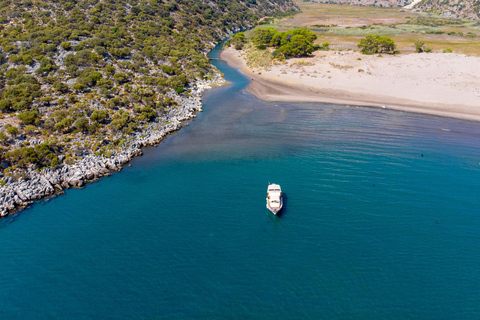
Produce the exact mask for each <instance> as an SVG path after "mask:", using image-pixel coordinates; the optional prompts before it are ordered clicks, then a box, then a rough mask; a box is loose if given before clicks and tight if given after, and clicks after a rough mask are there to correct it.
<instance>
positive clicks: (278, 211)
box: [267, 198, 283, 215]
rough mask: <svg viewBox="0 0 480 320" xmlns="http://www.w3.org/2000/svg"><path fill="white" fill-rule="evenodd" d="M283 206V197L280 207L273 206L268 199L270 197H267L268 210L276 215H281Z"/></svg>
mask: <svg viewBox="0 0 480 320" xmlns="http://www.w3.org/2000/svg"><path fill="white" fill-rule="evenodd" d="M282 208H283V198H281V199H280V207H271V206H270V203H269V201H268V198H267V209H268V211H270V212H271V213H273V214H274V215H279V214H280V211H281V210H282Z"/></svg>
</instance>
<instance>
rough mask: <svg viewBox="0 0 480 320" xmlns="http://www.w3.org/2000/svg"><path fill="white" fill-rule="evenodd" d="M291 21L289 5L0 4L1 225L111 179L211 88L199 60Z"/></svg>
mask: <svg viewBox="0 0 480 320" xmlns="http://www.w3.org/2000/svg"><path fill="white" fill-rule="evenodd" d="M291 10H297V7H296V6H295V5H294V4H293V3H292V2H291V1H290V0H274V1H271V0H269V1H267V0H239V1H227V0H204V1H195V0H176V1H166V0H163V1H162V0H150V1H137V0H109V1H101V0H89V1H74V0H73V1H70V0H68V1H67V0H39V1H30V0H0V21H1V25H0V35H1V38H0V165H1V166H2V171H0V186H3V187H1V188H0V214H2V215H4V214H6V213H7V212H8V210H13V209H15V207H17V206H18V205H20V206H23V205H25V204H28V203H29V201H30V200H31V199H36V198H40V197H42V196H44V195H46V194H51V193H53V192H54V191H55V190H60V191H61V189H62V188H65V187H70V186H81V185H83V184H84V183H85V182H86V181H87V180H92V179H96V178H98V177H99V176H102V175H108V174H109V170H107V169H108V168H109V169H118V168H120V165H121V164H122V163H124V162H126V161H128V159H130V158H131V157H132V156H134V155H136V154H139V153H140V152H141V151H140V149H139V148H140V147H141V146H143V145H147V144H152V143H157V142H158V141H159V140H160V139H161V138H162V137H163V136H164V135H165V134H167V133H168V132H171V131H172V130H176V129H178V128H179V127H180V126H181V124H180V121H181V120H184V119H188V118H191V117H193V116H194V115H193V112H194V111H197V110H201V92H202V90H203V89H204V88H206V87H208V85H209V84H210V83H212V82H215V81H218V79H219V77H220V76H219V74H218V71H216V69H215V68H213V67H212V66H211V65H210V63H209V61H208V58H207V57H206V53H207V52H208V51H209V50H210V49H211V48H212V47H213V46H214V45H215V44H216V43H218V42H220V41H221V40H223V39H225V38H226V37H227V36H228V35H229V34H231V33H232V32H235V31H238V30H241V29H245V28H248V27H250V26H252V25H254V23H255V22H256V21H257V20H258V19H260V18H261V17H264V16H266V15H274V14H276V13H280V12H285V11H291ZM106 168H107V169H106ZM32 190H33V191H32Z"/></svg>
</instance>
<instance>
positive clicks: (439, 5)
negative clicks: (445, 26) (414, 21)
mask: <svg viewBox="0 0 480 320" xmlns="http://www.w3.org/2000/svg"><path fill="white" fill-rule="evenodd" d="M414 8H415V9H416V10H420V11H428V12H433V13H437V14H441V15H444V16H447V17H456V18H468V19H474V20H478V19H480V1H479V0H423V1H422V2H420V3H419V4H417V5H416V6H415V7H414Z"/></svg>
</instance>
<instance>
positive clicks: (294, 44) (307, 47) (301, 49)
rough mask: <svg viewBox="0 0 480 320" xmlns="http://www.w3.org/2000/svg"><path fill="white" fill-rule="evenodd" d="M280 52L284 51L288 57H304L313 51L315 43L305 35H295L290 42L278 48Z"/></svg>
mask: <svg viewBox="0 0 480 320" xmlns="http://www.w3.org/2000/svg"><path fill="white" fill-rule="evenodd" d="M277 51H278V52H280V53H282V54H283V55H284V56H285V57H286V58H289V57H302V56H306V55H309V54H312V52H313V45H312V43H311V42H310V41H308V40H307V39H306V38H305V36H303V35H300V34H297V35H294V36H293V37H292V38H291V40H290V41H289V42H287V43H286V44H284V45H283V46H281V47H280V48H278V50H277Z"/></svg>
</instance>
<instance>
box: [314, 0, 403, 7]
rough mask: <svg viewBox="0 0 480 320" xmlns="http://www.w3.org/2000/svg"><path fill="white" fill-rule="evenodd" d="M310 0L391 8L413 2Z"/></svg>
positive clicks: (388, 0) (396, 0)
mask: <svg viewBox="0 0 480 320" xmlns="http://www.w3.org/2000/svg"><path fill="white" fill-rule="evenodd" d="M310 2H318V3H333V4H348V5H356V6H376V7H384V8H389V7H403V6H406V5H407V4H409V3H411V2H412V0H311V1H310Z"/></svg>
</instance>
